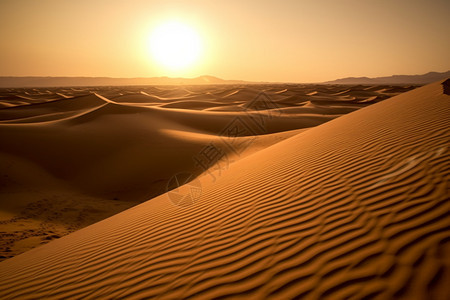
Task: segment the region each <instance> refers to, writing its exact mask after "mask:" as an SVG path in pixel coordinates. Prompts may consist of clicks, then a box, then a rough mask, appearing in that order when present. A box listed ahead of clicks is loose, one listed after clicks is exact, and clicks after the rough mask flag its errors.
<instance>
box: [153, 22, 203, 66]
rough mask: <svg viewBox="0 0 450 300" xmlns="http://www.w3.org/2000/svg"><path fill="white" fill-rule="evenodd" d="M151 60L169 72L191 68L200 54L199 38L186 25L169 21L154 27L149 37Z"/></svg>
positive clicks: (200, 44)
mask: <svg viewBox="0 0 450 300" xmlns="http://www.w3.org/2000/svg"><path fill="white" fill-rule="evenodd" d="M150 51H151V54H152V56H153V59H154V60H155V61H156V62H157V63H158V64H160V65H161V66H162V67H164V68H166V69H167V70H169V71H178V70H183V69H186V68H188V67H191V66H193V64H194V63H195V62H197V61H198V59H199V57H200V54H201V52H202V43H201V39H200V36H199V35H198V34H197V32H196V31H195V30H193V29H192V28H191V27H189V26H188V25H186V24H183V23H180V22H177V21H171V22H166V23H163V24H161V25H159V26H158V27H156V28H155V29H154V31H153V33H152V35H151V37H150Z"/></svg>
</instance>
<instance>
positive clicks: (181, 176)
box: [167, 172, 202, 207]
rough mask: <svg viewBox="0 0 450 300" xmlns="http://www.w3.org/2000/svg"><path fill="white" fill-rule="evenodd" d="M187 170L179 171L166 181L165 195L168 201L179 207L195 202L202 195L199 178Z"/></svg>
mask: <svg viewBox="0 0 450 300" xmlns="http://www.w3.org/2000/svg"><path fill="white" fill-rule="evenodd" d="M194 178H195V176H194V174H192V173H189V172H180V173H177V174H175V175H174V176H172V177H171V178H170V179H169V182H168V183H167V196H168V197H169V199H170V201H171V202H172V203H173V204H174V205H176V206H181V207H187V206H191V205H193V204H195V203H196V202H197V201H198V200H199V199H200V196H201V195H202V185H201V183H200V180H198V179H197V178H195V179H194Z"/></svg>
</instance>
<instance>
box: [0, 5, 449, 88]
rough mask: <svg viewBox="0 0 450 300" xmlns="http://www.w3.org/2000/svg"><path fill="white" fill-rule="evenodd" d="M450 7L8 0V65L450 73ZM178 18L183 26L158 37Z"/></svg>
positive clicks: (5, 72) (252, 77) (190, 71)
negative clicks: (154, 35)
mask: <svg viewBox="0 0 450 300" xmlns="http://www.w3.org/2000/svg"><path fill="white" fill-rule="evenodd" d="M449 13H450V3H449V2H448V1H444V0H435V1H424V0H420V1H419V0H412V1H405V0H398V1H387V0H378V1H374V0H368V1H356V0H344V1H331V0H324V1H309V0H308V1H293V0H286V1H274V0H260V1H245V2H244V1H235V0H229V1H220V2H219V1H204V0H201V1H200V0H195V1H189V3H186V2H182V1H172V0H166V1H156V0H147V1H144V0H134V1H124V0H118V1H114V2H111V1H105V0H92V1H87V0H80V1H76V2H75V1H74V2H69V1H57V0H43V1H32V0H15V1H11V0H2V1H1V2H0V34H1V36H2V39H3V42H2V43H1V45H0V65H1V66H2V68H0V76H93V77H96V76H99V77H103V76H107V77H159V76H169V77H191V78H192V77H196V76H201V75H205V74H210V75H213V76H217V77H220V78H225V79H240V80H248V81H279V82H283V81H284V82H318V81H326V80H332V79H336V78H342V77H350V76H368V77H377V76H385V75H392V74H423V73H427V72H429V71H438V72H442V71H447V70H449V69H450V61H449V60H448V58H447V54H448V52H449V50H450V41H449V39H448V38H447V34H448V32H449V29H450V21H448V18H447V16H448V14H449ZM173 21H176V22H178V23H177V24H181V25H177V26H178V27H177V26H175V30H174V29H173V28H174V26H172V27H169V30H167V29H166V31H164V32H165V35H162V38H161V37H159V38H158V39H154V38H153V39H152V33H153V32H154V31H155V28H161V26H165V25H164V24H170V22H173ZM163 28H167V25H166V27H163ZM177 28H179V29H177ZM187 33H189V34H187ZM189 35H191V36H192V37H189ZM160 36H161V35H160ZM166 36H167V39H166V38H165V37H166ZM149 44H150V45H149ZM155 44H156V45H157V51H158V55H159V60H158V59H155V55H152V50H151V49H154V48H155ZM153 52H154V51H153ZM161 55H162V56H161ZM194 58H195V59H194ZM173 62H175V63H173ZM168 65H169V66H170V68H169V67H167V66H168Z"/></svg>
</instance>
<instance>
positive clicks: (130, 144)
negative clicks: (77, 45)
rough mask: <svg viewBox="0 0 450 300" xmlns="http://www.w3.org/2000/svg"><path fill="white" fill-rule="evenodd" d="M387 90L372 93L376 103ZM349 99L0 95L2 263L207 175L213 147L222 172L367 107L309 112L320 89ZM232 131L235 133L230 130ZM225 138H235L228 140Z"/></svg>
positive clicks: (124, 92) (290, 94)
mask: <svg viewBox="0 0 450 300" xmlns="http://www.w3.org/2000/svg"><path fill="white" fill-rule="evenodd" d="M354 88H357V89H359V88H360V87H354ZM387 88H390V87H389V86H384V87H383V86H381V87H377V88H376V89H374V93H377V92H376V91H378V90H383V89H387ZM411 88H412V87H411ZM351 89H352V87H339V86H335V87H329V86H328V87H323V86H320V85H289V86H285V85H261V86H251V87H248V86H245V85H236V86H234V85H233V86H223V85H222V86H164V87H155V86H138V87H89V88H81V87H78V88H45V89H39V88H33V89H23V88H21V89H3V90H1V91H0V100H1V101H0V103H3V106H5V107H7V108H5V109H0V138H1V141H2V143H1V144H0V172H1V174H0V186H1V187H2V188H1V189H0V197H1V199H2V201H0V225H1V230H0V236H1V237H2V244H0V256H1V257H0V259H5V258H8V257H13V256H14V255H17V254H19V253H22V252H24V251H26V250H29V249H31V248H33V247H35V246H37V245H40V244H44V243H47V242H48V241H49V240H52V239H54V238H57V237H60V236H64V235H66V234H68V233H69V232H73V231H75V230H77V229H80V228H82V227H84V226H87V225H89V224H92V223H94V222H97V221H99V220H102V219H104V218H105V217H108V216H111V215H113V214H115V213H117V212H119V211H121V210H124V209H126V208H129V207H131V206H133V205H135V204H137V203H140V202H142V201H145V200H148V199H150V198H153V197H155V196H157V195H160V194H163V193H165V192H167V191H168V189H169V188H170V184H169V182H170V180H171V179H172V178H177V177H175V176H176V174H179V173H182V174H188V177H192V178H195V176H197V175H199V174H201V173H202V172H204V171H205V170H207V169H208V168H210V167H212V165H205V164H204V163H203V162H201V161H198V157H199V156H200V154H201V153H203V152H205V151H207V150H208V147H209V148H211V146H219V147H220V149H221V151H222V155H223V156H224V160H226V162H225V166H224V167H227V166H228V165H229V164H232V163H233V162H236V161H238V160H239V159H241V158H243V157H245V156H247V155H250V154H252V153H254V152H256V151H260V150H262V149H264V148H266V147H268V146H270V145H272V144H275V143H277V142H279V141H281V140H283V139H286V138H289V137H291V136H293V135H295V134H298V133H300V132H302V131H304V130H307V129H308V128H311V127H313V126H316V125H319V124H322V123H323V122H326V121H329V120H331V119H334V118H336V117H339V116H341V115H342V114H345V113H348V112H351V111H354V110H356V109H359V108H361V107H365V106H366V105H367V104H359V103H357V104H351V105H350V104H346V105H345V106H340V105H338V103H334V102H333V104H335V105H328V106H327V105H312V104H311V105H309V104H310V101H307V100H306V99H305V95H306V94H307V93H310V92H311V91H314V90H318V91H321V93H322V94H321V95H322V96H321V97H327V98H326V99H327V100H329V101H333V99H335V100H339V99H338V97H336V96H335V95H334V93H338V92H339V91H342V90H345V91H348V90H351ZM262 92H263V93H262ZM327 93H328V94H327ZM327 95H328V96H327ZM377 95H380V96H383V95H384V94H383V92H380V93H378V94H377ZM233 97H234V98H235V99H232V98H233ZM236 97H237V98H236ZM312 98H314V97H312ZM308 99H310V98H308ZM308 103H309V104H308ZM236 129H239V130H238V131H239V132H233V130H236ZM229 134H231V135H235V136H234V137H233V138H232V139H229V138H227V135H229ZM224 136H225V137H224ZM229 140H231V141H232V143H231V144H232V145H231V144H230V143H229V142H228V141H229ZM230 145H231V146H232V147H230ZM202 151H203V152H202ZM36 212H38V213H36Z"/></svg>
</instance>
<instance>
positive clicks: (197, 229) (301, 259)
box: [0, 82, 450, 299]
mask: <svg viewBox="0 0 450 300" xmlns="http://www.w3.org/2000/svg"><path fill="white" fill-rule="evenodd" d="M308 93H311V91H310V92H308ZM449 101H450V97H449V96H448V95H445V94H444V93H443V87H442V85H441V82H438V83H434V84H430V85H427V86H424V87H421V88H418V89H415V90H413V91H410V92H407V93H404V94H401V95H398V96H396V97H393V98H391V99H388V100H386V101H384V102H381V103H377V104H374V105H371V106H368V107H365V108H362V109H360V110H358V111H355V112H353V113H350V114H347V115H344V116H342V117H339V118H336V119H334V120H332V121H330V122H327V123H325V124H322V125H319V126H317V127H314V128H311V129H309V130H307V131H304V132H302V133H300V134H297V135H295V136H293V137H290V138H288V139H285V140H284V141H282V142H279V143H277V144H274V145H272V146H271V147H267V148H266V149H264V150H261V151H258V152H254V153H253V154H252V155H249V156H247V157H244V158H242V159H240V160H239V161H237V162H236V163H234V164H232V165H230V168H229V169H228V170H227V171H226V172H223V173H222V174H221V176H219V177H217V179H216V180H214V181H211V179H210V178H209V177H208V176H206V175H205V176H200V177H199V179H198V180H199V181H200V183H201V189H202V191H201V197H200V198H199V199H198V201H196V202H195V203H194V204H193V205H190V206H187V207H184V206H177V205H174V204H173V202H172V201H171V199H170V197H168V195H167V194H163V195H160V196H158V197H156V198H154V199H152V200H150V201H147V202H144V203H142V204H140V205H138V206H135V207H133V208H131V209H129V210H126V211H124V212H122V213H119V214H117V215H115V216H113V217H110V218H108V219H106V220H103V221H101V222H99V223H96V224H94V225H91V226H89V227H86V228H84V229H81V230H79V231H77V232H75V233H72V234H70V235H68V236H65V237H63V238H61V239H58V240H55V241H53V242H51V243H49V244H47V245H44V246H41V247H38V248H35V249H32V250H30V251H28V252H26V253H24V254H21V255H19V256H17V257H14V258H11V259H8V260H6V261H4V262H2V263H0V279H1V280H0V297H1V298H2V299H12V298H88V299H98V298H160V299H180V298H195V299H212V298H249V299H292V298H301V299H349V298H351V299H370V298H376V299H392V298H403V299H447V298H448V295H449V294H450V290H449V286H448V279H449V276H450V273H449V272H450V255H449V253H450V244H449V241H450V223H449V219H448V211H449V209H450V204H449V201H448V191H449V189H448V188H449V185H448V184H449V180H450V169H449V168H448V166H449V160H450V146H449V144H448V141H449V140H450V118H449V116H450V105H449Z"/></svg>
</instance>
